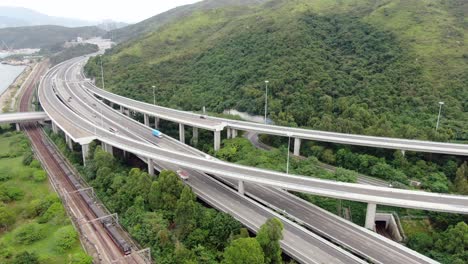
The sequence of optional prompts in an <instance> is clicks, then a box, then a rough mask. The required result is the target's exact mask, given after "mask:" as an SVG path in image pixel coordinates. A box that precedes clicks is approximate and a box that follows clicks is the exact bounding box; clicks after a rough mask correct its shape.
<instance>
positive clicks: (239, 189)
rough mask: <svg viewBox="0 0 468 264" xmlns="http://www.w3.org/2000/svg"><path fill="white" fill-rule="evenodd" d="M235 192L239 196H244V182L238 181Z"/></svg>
mask: <svg viewBox="0 0 468 264" xmlns="http://www.w3.org/2000/svg"><path fill="white" fill-rule="evenodd" d="M237 191H238V192H239V193H240V194H241V195H244V192H245V188H244V181H239V186H238V188H237Z"/></svg>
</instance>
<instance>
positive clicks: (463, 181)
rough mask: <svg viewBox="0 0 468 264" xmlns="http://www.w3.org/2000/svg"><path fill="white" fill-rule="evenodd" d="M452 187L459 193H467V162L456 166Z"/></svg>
mask: <svg viewBox="0 0 468 264" xmlns="http://www.w3.org/2000/svg"><path fill="white" fill-rule="evenodd" d="M453 189H454V191H455V192H457V193H459V194H465V195H466V194H468V162H466V161H465V162H464V163H463V164H462V165H461V166H460V168H458V170H457V173H456V176H455V180H454V181H453Z"/></svg>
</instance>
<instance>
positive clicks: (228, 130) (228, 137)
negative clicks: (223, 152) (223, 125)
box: [227, 127, 231, 139]
mask: <svg viewBox="0 0 468 264" xmlns="http://www.w3.org/2000/svg"><path fill="white" fill-rule="evenodd" d="M230 138H231V129H230V128H229V127H228V128H227V139H230Z"/></svg>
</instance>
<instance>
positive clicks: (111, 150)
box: [101, 142, 114, 155]
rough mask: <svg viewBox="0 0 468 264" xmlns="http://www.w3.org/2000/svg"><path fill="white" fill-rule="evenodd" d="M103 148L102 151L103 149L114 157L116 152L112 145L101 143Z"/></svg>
mask: <svg viewBox="0 0 468 264" xmlns="http://www.w3.org/2000/svg"><path fill="white" fill-rule="evenodd" d="M101 146H102V149H103V150H104V151H105V152H107V153H109V154H111V155H114V150H113V147H112V145H109V144H106V143H104V142H102V143H101Z"/></svg>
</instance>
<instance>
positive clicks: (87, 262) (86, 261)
mask: <svg viewBox="0 0 468 264" xmlns="http://www.w3.org/2000/svg"><path fill="white" fill-rule="evenodd" d="M71 263H72V264H92V263H93V258H92V257H91V256H88V255H86V254H85V253H84V252H80V253H77V254H73V256H72V259H71Z"/></svg>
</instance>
